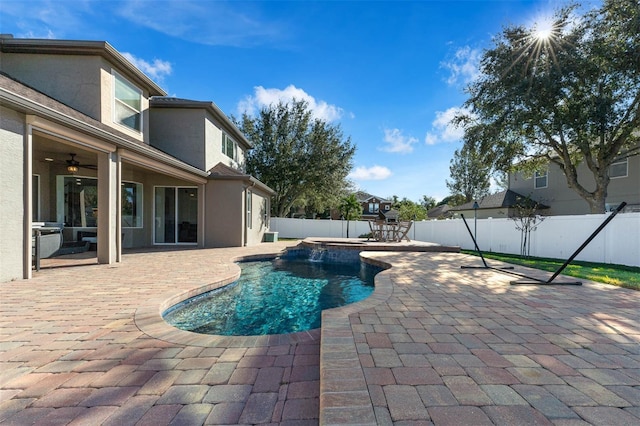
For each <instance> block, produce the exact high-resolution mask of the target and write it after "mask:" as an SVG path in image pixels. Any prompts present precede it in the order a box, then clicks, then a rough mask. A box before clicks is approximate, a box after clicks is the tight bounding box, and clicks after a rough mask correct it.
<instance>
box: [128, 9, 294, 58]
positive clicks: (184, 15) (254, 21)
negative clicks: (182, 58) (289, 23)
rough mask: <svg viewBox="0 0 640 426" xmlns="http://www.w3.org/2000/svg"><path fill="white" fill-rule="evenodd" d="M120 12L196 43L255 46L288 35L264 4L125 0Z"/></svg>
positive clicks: (135, 21)
mask: <svg viewBox="0 0 640 426" xmlns="http://www.w3.org/2000/svg"><path fill="white" fill-rule="evenodd" d="M121 4H122V5H123V6H122V7H121V8H120V9H118V10H117V13H118V14H119V15H120V16H122V17H124V18H125V19H127V20H129V21H131V22H134V23H136V24H138V25H141V26H144V27H148V28H151V29H153V30H155V31H158V32H160V33H163V34H167V35H170V36H172V37H178V38H181V39H183V40H188V41H190V42H193V43H199V44H206V45H213V46H234V47H253V46H259V45H265V44H272V43H273V42H274V41H277V40H280V39H283V38H285V37H287V32H286V31H284V30H282V29H281V26H282V25H281V24H280V23H279V22H277V21H273V20H266V19H263V18H262V17H261V10H260V9H261V8H260V5H259V4H258V5H252V6H247V5H246V4H245V5H242V4H240V3H236V2H223V1H199V0H165V1H161V2H154V3H153V4H152V3H150V2H148V1H144V0H131V1H128V2H123V3H121Z"/></svg>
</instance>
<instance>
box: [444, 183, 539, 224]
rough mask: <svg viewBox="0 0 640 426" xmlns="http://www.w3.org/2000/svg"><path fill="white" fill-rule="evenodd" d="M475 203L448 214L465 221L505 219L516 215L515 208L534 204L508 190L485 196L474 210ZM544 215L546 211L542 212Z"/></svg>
mask: <svg viewBox="0 0 640 426" xmlns="http://www.w3.org/2000/svg"><path fill="white" fill-rule="evenodd" d="M474 203H475V201H471V202H469V203H465V204H462V205H460V206H456V207H452V208H451V209H450V210H449V212H452V213H453V215H454V217H460V215H461V214H462V215H464V217H465V219H468V218H477V219H488V218H494V219H497V218H505V217H513V216H515V215H516V214H517V210H516V206H518V205H520V206H527V205H532V204H535V202H533V203H532V201H531V200H530V199H528V198H527V197H526V196H524V195H521V194H518V193H517V192H514V191H511V190H510V189H507V190H504V191H500V192H497V193H495V194H491V195H487V196H484V197H482V198H481V199H480V200H478V201H477V203H478V206H477V208H474ZM539 209H540V210H546V209H548V207H547V206H546V205H542V204H541V205H540V206H539ZM544 214H545V215H546V214H547V213H546V211H545V212H544Z"/></svg>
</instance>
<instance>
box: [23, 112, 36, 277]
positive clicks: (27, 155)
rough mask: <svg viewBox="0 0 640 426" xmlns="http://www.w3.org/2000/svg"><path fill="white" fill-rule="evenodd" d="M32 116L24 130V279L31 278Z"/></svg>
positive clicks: (26, 122)
mask: <svg viewBox="0 0 640 426" xmlns="http://www.w3.org/2000/svg"><path fill="white" fill-rule="evenodd" d="M32 119H33V117H32V116H29V115H28V116H27V119H26V121H25V132H24V161H23V164H24V179H23V180H22V181H23V182H24V187H23V194H24V202H23V203H22V204H23V205H24V209H23V212H22V214H23V220H22V223H23V224H24V243H23V244H22V249H23V256H22V259H23V270H22V277H23V278H24V279H29V278H31V263H32V254H31V236H32V233H33V231H32V229H31V226H32V223H31V220H32V218H33V215H32V212H33V194H32V192H33V189H32V188H33V185H32V180H33V126H32V125H31V123H32Z"/></svg>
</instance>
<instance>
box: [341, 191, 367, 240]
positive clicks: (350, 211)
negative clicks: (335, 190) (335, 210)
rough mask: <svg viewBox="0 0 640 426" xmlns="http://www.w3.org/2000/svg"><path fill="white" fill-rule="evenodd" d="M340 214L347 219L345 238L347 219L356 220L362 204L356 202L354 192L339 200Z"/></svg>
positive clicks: (360, 213) (360, 212)
mask: <svg viewBox="0 0 640 426" xmlns="http://www.w3.org/2000/svg"><path fill="white" fill-rule="evenodd" d="M339 210H340V214H341V215H342V216H343V217H344V218H345V219H346V220H347V238H349V221H350V220H358V219H359V218H360V216H361V215H362V205H360V203H359V202H358V199H357V198H356V194H351V195H348V196H346V197H343V198H342V199H341V200H340V207H339Z"/></svg>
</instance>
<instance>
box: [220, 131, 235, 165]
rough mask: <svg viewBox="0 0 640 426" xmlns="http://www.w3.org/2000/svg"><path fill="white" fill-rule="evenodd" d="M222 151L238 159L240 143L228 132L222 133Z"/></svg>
mask: <svg viewBox="0 0 640 426" xmlns="http://www.w3.org/2000/svg"><path fill="white" fill-rule="evenodd" d="M222 153H223V154H224V155H226V156H227V157H229V158H231V159H232V160H234V161H238V144H237V143H236V142H235V141H234V140H233V139H231V138H230V137H229V136H228V135H227V134H226V133H223V134H222Z"/></svg>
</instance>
